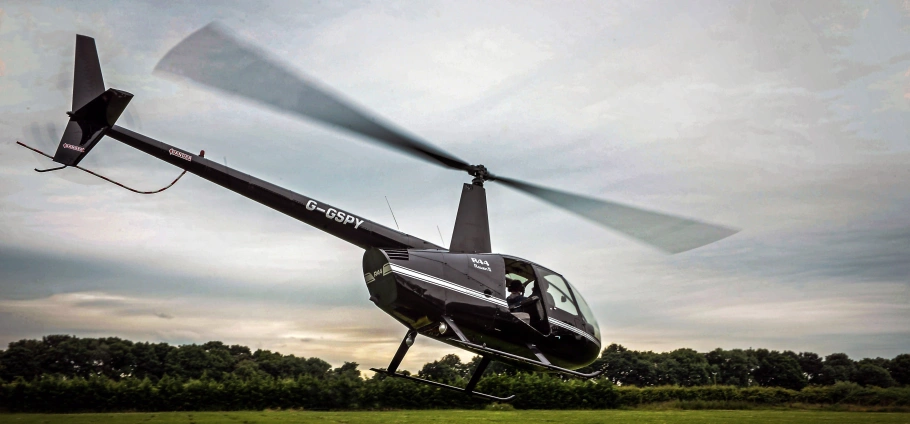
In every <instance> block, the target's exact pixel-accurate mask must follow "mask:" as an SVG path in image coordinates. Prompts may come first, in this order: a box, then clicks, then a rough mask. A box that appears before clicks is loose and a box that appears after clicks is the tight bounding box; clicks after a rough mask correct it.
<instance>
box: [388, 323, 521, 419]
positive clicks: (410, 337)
mask: <svg viewBox="0 0 910 424" xmlns="http://www.w3.org/2000/svg"><path fill="white" fill-rule="evenodd" d="M416 337H417V330H410V331H408V333H407V334H406V335H405V336H404V340H402V341H401V345H399V346H398V351H397V352H395V356H394V357H393V358H392V362H391V363H389V368H388V369H386V370H383V369H378V368H370V370H372V371H374V372H377V373H380V374H385V375H387V376H389V377H395V378H403V379H406V380H411V381H416V382H418V383H423V384H429V385H431V386H436V387H440V388H443V389H447V390H452V391H456V392H461V393H464V394H468V395H471V396H477V397H482V398H484V399H490V400H495V401H500V402H507V401H510V400H512V399H514V398H515V395H512V396H509V397H498V396H493V395H488V394H486V393H481V392H476V391H474V387H476V386H477V383H478V382H479V381H480V377H481V376H482V375H483V372H484V371H485V370H486V369H487V366H488V365H490V361H491V359H490V357H489V356H487V355H483V358H482V359H481V360H480V364H478V365H477V369H476V370H474V374H472V375H471V381H469V382H468V385H467V386H465V387H464V388H461V387H455V386H450V385H448V384H443V383H438V382H435V381H430V380H425V379H423V378H418V377H412V376H410V375H404V374H398V373H396V372H395V371H397V370H398V366H399V365H401V360H402V359H404V355H405V354H406V353H408V348H410V347H411V345H412V344H414V339H415V338H416Z"/></svg>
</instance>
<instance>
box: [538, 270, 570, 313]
mask: <svg viewBox="0 0 910 424" xmlns="http://www.w3.org/2000/svg"><path fill="white" fill-rule="evenodd" d="M543 278H544V279H545V280H547V283H548V284H547V297H549V298H550V299H547V300H548V301H552V305H553V306H555V307H556V309H560V310H563V311H566V312H568V313H570V314H572V315H575V316H578V307H577V306H575V299H573V298H572V292H571V291H569V286H568V284H566V281H565V280H563V279H562V277H560V276H558V275H556V274H552V273H549V272H547V273H545V274H544V276H543ZM548 303H549V302H548Z"/></svg>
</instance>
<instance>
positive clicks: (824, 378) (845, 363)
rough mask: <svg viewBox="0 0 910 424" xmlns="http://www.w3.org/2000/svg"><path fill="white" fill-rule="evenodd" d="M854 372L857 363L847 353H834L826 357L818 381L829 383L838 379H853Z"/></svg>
mask: <svg viewBox="0 0 910 424" xmlns="http://www.w3.org/2000/svg"><path fill="white" fill-rule="evenodd" d="M854 372H856V363H854V362H853V360H852V359H850V357H849V356H847V354H846V353H832V354H830V355H828V356H826V357H825V363H824V365H823V366H822V370H821V372H820V373H819V376H818V383H819V384H825V385H828V384H834V383H835V382H838V381H853V373H854Z"/></svg>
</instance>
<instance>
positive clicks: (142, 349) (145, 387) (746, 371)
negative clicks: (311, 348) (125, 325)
mask: <svg viewBox="0 0 910 424" xmlns="http://www.w3.org/2000/svg"><path fill="white" fill-rule="evenodd" d="M478 363H479V357H475V358H474V359H472V360H471V361H469V362H467V363H463V362H462V361H461V359H460V358H459V357H458V356H456V355H446V356H444V357H442V358H441V359H440V360H438V361H433V362H430V363H427V364H426V365H424V367H423V368H422V369H421V370H420V371H419V372H418V375H419V376H420V377H422V378H428V379H431V380H435V381H440V382H444V383H447V384H451V385H455V386H460V387H463V386H464V385H465V384H467V381H468V380H469V379H470V376H471V374H472V373H473V371H474V369H476V367H477V364H478ZM494 364H496V366H495V367H494V366H491V367H489V368H488V369H487V372H486V373H485V375H484V378H483V379H482V380H481V381H480V383H479V384H478V386H477V390H479V391H482V392H485V393H490V394H493V395H497V396H506V395H510V394H515V395H516V399H515V400H514V401H513V402H511V405H512V407H514V408H517V409H608V408H625V407H640V406H642V405H662V404H667V403H673V404H675V405H680V407H685V408H690V409H698V408H712V407H716V406H718V405H727V406H729V407H736V408H745V407H749V406H750V405H759V406H761V405H765V406H774V405H786V404H792V403H801V404H819V405H845V404H849V405H862V406H868V407H908V406H910V387H906V385H907V371H908V366H910V355H898V356H897V357H895V358H894V359H891V360H889V359H883V358H875V359H863V360H861V361H858V362H856V361H853V360H852V359H850V358H849V357H848V356H847V355H845V354H832V355H828V356H826V357H824V358H821V357H820V356H819V355H817V354H814V353H811V352H802V353H799V354H797V353H794V352H790V351H783V352H779V351H769V350H766V349H755V350H753V349H748V350H741V349H734V350H723V349H715V350H713V351H711V352H708V353H704V354H702V353H699V352H696V351H694V350H692V349H678V350H674V351H672V352H667V353H655V352H638V351H632V350H629V349H626V348H625V347H623V346H620V345H616V344H613V345H610V346H608V347H607V348H606V349H604V351H603V353H602V355H601V357H600V358H599V359H598V360H597V361H596V362H595V363H594V364H592V366H591V367H589V369H593V368H598V367H603V368H604V369H605V370H606V371H605V373H604V374H603V375H602V376H601V377H600V378H598V379H594V380H586V381H585V380H578V379H568V378H563V377H560V376H558V375H554V374H544V373H527V372H522V371H519V370H516V369H514V368H512V367H509V366H507V365H503V364H500V363H495V362H494ZM403 372H406V371H403ZM829 383H830V384H829ZM899 385H903V386H905V387H896V386H899ZM487 403H488V402H486V401H482V400H478V399H476V398H471V397H468V396H463V395H459V394H456V393H453V392H451V391H446V390H443V389H439V388H436V387H432V386H427V385H421V384H415V383H414V382H411V381H407V380H403V379H396V378H389V377H387V376H385V375H383V374H376V375H373V376H372V377H370V378H369V379H364V378H363V377H362V376H361V374H360V371H359V369H358V364H356V363H352V362H348V363H345V364H343V365H342V366H340V367H337V368H334V369H333V368H332V367H331V365H329V364H328V363H326V362H325V361H323V360H321V359H319V358H302V357H295V356H294V355H282V354H280V353H277V352H271V351H267V350H257V351H255V352H252V351H250V349H249V348H247V347H244V346H238V345H233V346H227V345H224V344H223V343H221V342H209V343H205V344H201V345H184V346H170V345H168V344H165V343H157V344H156V343H133V342H130V341H126V340H121V339H118V338H98V339H80V338H76V337H71V336H48V337H45V338H43V339H42V340H21V341H18V342H14V343H10V346H9V349H7V350H6V351H3V352H0V410H8V411H42V412H86V411H205V410H219V411H228V410H248V409H287V408H302V409H330V410H338V409H389V408H395V409H421V408H468V409H476V408H483V407H484V406H485V405H486V404H487ZM500 409H501V408H500Z"/></svg>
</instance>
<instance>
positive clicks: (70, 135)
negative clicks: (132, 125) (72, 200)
mask: <svg viewBox="0 0 910 424" xmlns="http://www.w3.org/2000/svg"><path fill="white" fill-rule="evenodd" d="M132 98H133V95H132V94H130V93H127V92H125V91H121V90H117V89H113V88H112V89H110V90H107V91H105V90H104V80H103V79H102V78H101V63H100V62H99V60H98V51H97V50H96V49H95V40H94V39H93V38H91V37H86V36H84V35H77V36H76V64H75V67H74V71H73V110H72V111H71V112H68V113H67V114H68V115H69V116H70V121H69V123H67V125H66V130H65V131H64V132H63V137H62V138H61V139H60V144H59V145H58V146H57V152H56V153H54V162H57V163H62V164H64V165H67V166H75V165H78V164H79V161H81V160H82V158H84V157H85V155H87V154H88V153H89V152H90V151H91V150H92V148H93V147H95V145H96V144H98V141H99V140H101V137H103V136H104V133H105V132H106V131H107V130H109V129H110V128H111V127H112V126H114V123H115V122H117V118H119V117H120V114H121V113H123V110H124V109H126V105H127V104H129V102H130V99H132Z"/></svg>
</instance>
